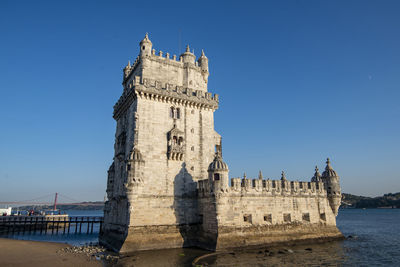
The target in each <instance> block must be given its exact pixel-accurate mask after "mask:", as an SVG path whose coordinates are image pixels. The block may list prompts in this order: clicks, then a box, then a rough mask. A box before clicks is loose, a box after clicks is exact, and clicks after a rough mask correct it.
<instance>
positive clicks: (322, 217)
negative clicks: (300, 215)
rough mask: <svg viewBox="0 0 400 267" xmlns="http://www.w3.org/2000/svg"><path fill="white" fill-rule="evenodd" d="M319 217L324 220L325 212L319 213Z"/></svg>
mask: <svg viewBox="0 0 400 267" xmlns="http://www.w3.org/2000/svg"><path fill="white" fill-rule="evenodd" d="M319 218H320V219H321V220H323V221H326V215H325V213H321V214H320V215H319Z"/></svg>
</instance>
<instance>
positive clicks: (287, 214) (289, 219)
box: [283, 213, 292, 223]
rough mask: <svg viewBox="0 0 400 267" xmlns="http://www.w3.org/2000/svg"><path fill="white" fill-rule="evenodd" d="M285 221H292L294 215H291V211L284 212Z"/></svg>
mask: <svg viewBox="0 0 400 267" xmlns="http://www.w3.org/2000/svg"><path fill="white" fill-rule="evenodd" d="M283 221H284V222H285V223H290V222H291V221H292V216H291V215H290V213H284V214H283Z"/></svg>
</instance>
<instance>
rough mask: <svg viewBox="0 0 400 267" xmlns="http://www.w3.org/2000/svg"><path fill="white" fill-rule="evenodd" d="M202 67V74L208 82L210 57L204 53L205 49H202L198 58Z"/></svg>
mask: <svg viewBox="0 0 400 267" xmlns="http://www.w3.org/2000/svg"><path fill="white" fill-rule="evenodd" d="M197 62H198V64H199V66H200V69H201V75H202V76H203V79H204V81H205V82H206V83H207V81H208V75H209V72H208V58H207V57H206V55H205V54H204V50H201V56H200V57H199V59H198V60H197Z"/></svg>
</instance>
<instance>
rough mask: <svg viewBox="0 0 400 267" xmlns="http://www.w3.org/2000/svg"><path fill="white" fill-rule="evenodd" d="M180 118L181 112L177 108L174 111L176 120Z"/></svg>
mask: <svg viewBox="0 0 400 267" xmlns="http://www.w3.org/2000/svg"><path fill="white" fill-rule="evenodd" d="M180 118H181V110H180V109H179V108H177V109H176V119H180Z"/></svg>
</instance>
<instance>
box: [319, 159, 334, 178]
mask: <svg viewBox="0 0 400 267" xmlns="http://www.w3.org/2000/svg"><path fill="white" fill-rule="evenodd" d="M333 176H338V175H337V173H336V171H335V170H334V169H333V168H332V166H331V162H330V160H329V158H327V160H326V167H325V171H324V172H323V173H322V177H323V178H326V177H333Z"/></svg>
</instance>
